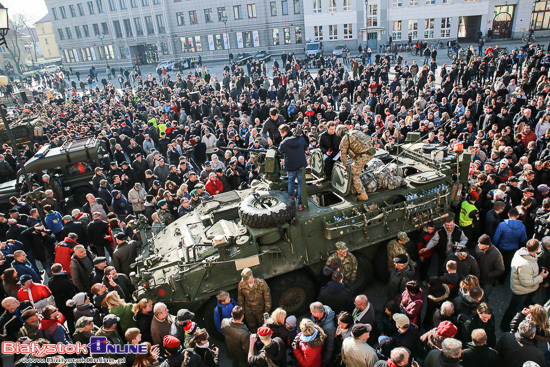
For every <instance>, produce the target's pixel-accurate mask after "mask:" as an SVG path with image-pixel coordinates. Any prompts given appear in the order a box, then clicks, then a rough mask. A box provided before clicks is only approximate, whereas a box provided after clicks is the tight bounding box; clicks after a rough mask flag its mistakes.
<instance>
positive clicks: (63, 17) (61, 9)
mask: <svg viewBox="0 0 550 367" xmlns="http://www.w3.org/2000/svg"><path fill="white" fill-rule="evenodd" d="M59 13H61V18H62V19H67V13H66V12H65V7H64V6H60V7H59Z"/></svg>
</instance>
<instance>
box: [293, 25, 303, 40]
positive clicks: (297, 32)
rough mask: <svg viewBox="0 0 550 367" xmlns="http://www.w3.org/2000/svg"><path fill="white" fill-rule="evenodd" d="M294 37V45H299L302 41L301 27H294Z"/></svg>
mask: <svg viewBox="0 0 550 367" xmlns="http://www.w3.org/2000/svg"><path fill="white" fill-rule="evenodd" d="M294 35H295V36H296V43H298V44H301V43H302V42H303V41H304V38H303V36H302V27H295V28H294Z"/></svg>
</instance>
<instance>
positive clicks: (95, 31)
mask: <svg viewBox="0 0 550 367" xmlns="http://www.w3.org/2000/svg"><path fill="white" fill-rule="evenodd" d="M92 27H93V28H94V36H99V34H100V33H99V25H98V24H97V23H95V24H92Z"/></svg>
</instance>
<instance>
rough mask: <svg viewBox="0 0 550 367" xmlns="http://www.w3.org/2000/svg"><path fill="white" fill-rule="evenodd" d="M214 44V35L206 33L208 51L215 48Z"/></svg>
mask: <svg viewBox="0 0 550 367" xmlns="http://www.w3.org/2000/svg"><path fill="white" fill-rule="evenodd" d="M215 48H216V47H215V46H214V35H212V34H209V35H208V49H209V50H210V51H214V50H215Z"/></svg>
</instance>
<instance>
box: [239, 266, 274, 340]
mask: <svg viewBox="0 0 550 367" xmlns="http://www.w3.org/2000/svg"><path fill="white" fill-rule="evenodd" d="M241 278H242V280H241V281H240V282H239V286H238V291H239V297H238V301H237V303H238V304H239V306H241V307H242V308H243V309H244V316H245V321H246V324H247V325H248V328H249V329H250V331H251V332H253V333H255V332H256V330H257V329H258V327H260V326H262V325H263V324H264V317H263V314H264V313H265V312H269V311H270V310H271V294H270V292H269V286H268V285H267V283H266V282H265V280H263V279H259V278H254V276H253V275H252V270H250V269H249V268H245V269H243V271H242V272H241Z"/></svg>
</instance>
